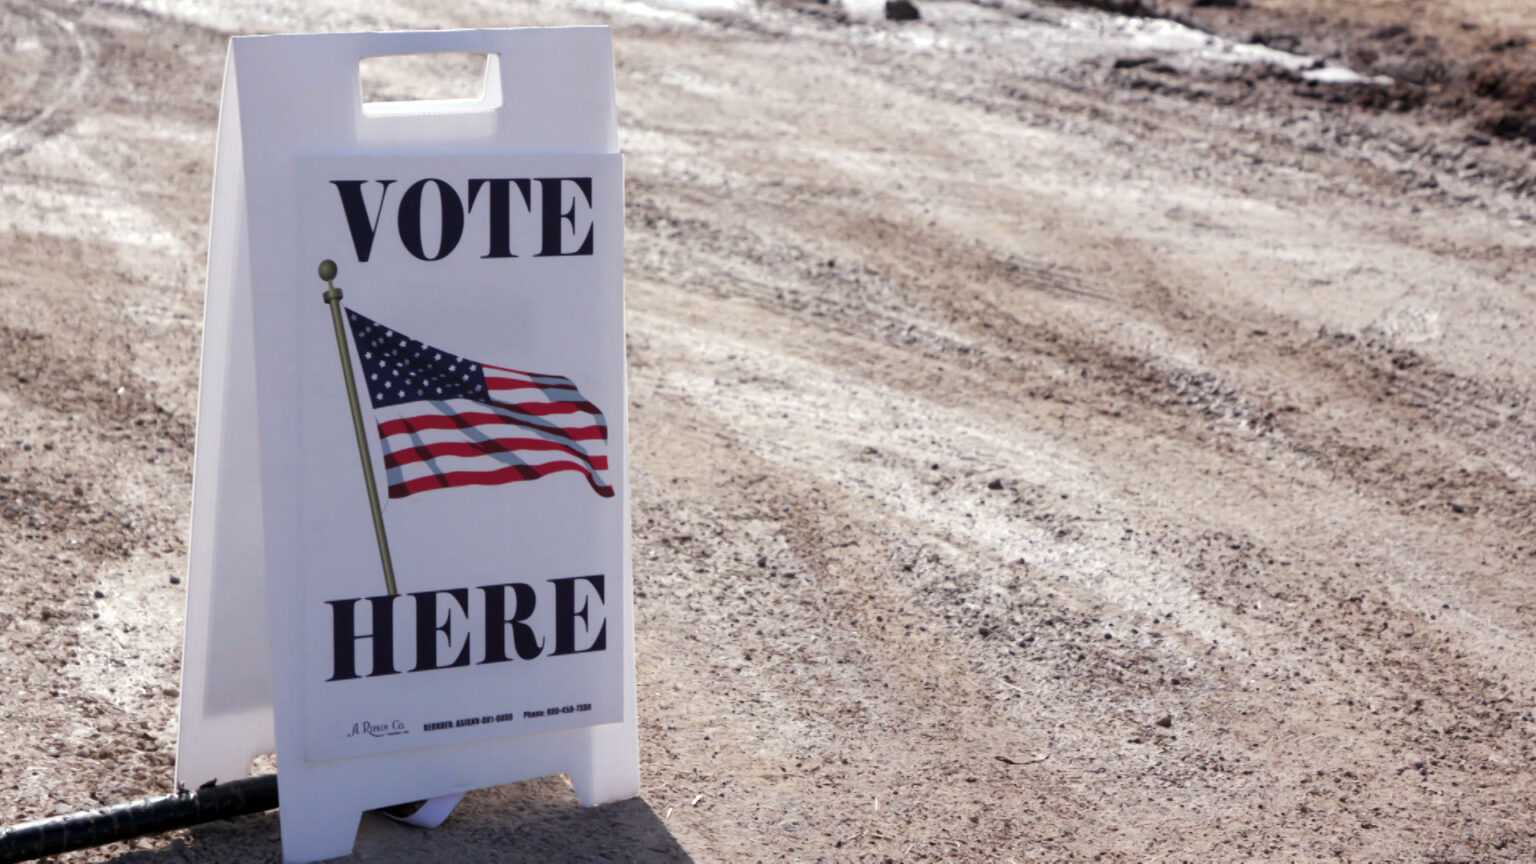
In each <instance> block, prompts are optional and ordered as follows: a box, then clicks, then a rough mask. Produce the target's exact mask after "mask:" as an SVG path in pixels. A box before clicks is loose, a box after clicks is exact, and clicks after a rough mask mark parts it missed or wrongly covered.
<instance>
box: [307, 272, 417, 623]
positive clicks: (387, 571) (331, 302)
mask: <svg viewBox="0 0 1536 864" xmlns="http://www.w3.org/2000/svg"><path fill="white" fill-rule="evenodd" d="M319 273H320V279H321V281H323V282H325V284H326V290H325V293H323V294H321V295H320V297H321V299H323V300H324V301H325V303H326V305H327V306H330V307H331V324H332V325H334V326H335V328H336V350H337V351H338V352H340V354H341V374H342V378H343V379H345V381H346V383H347V404H348V405H349V406H351V408H352V431H353V432H355V433H357V453H358V455H359V456H361V457H362V460H363V483H364V485H366V486H367V487H368V508H369V509H370V510H372V511H373V533H374V536H375V537H377V538H378V541H379V562H380V563H381V564H383V565H384V587H385V589H386V590H387V591H388V592H389V594H390V596H394V595H396V594H399V593H400V592H399V591H397V590H395V565H394V562H393V561H391V560H390V557H389V537H388V535H387V534H385V532H384V511H383V510H382V509H381V508H380V507H379V488H378V483H376V482H375V481H374V478H373V457H372V456H370V455H369V454H368V433H367V431H366V430H365V429H364V427H363V409H362V408H361V407H360V406H359V405H358V404H357V381H356V380H354V378H353V376H352V352H351V351H350V350H349V349H348V348H347V328H346V324H345V323H343V322H342V320H341V289H340V288H337V287H336V285H335V283H334V281H333V280H335V278H336V262H335V261H332V260H331V259H329V258H327V259H325V260H324V261H321V262H320V270H319Z"/></svg>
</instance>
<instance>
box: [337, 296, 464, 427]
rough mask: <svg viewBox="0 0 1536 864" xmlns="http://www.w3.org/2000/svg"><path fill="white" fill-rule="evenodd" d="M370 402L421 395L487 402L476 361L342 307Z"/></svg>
mask: <svg viewBox="0 0 1536 864" xmlns="http://www.w3.org/2000/svg"><path fill="white" fill-rule="evenodd" d="M347 318H348V320H350V321H351V322H352V338H353V340H354V341H355V342H356V344H357V353H358V355H359V357H360V359H361V360H362V363H363V380H364V381H365V382H367V384H368V397H369V398H370V399H372V400H373V407H374V408H388V407H389V406H391V405H399V404H401V403H403V402H419V401H421V400H423V399H433V400H436V399H473V400H475V401H476V402H490V401H491V398H490V395H489V394H488V393H487V392H486V389H485V372H484V371H483V370H482V369H481V368H480V364H479V363H475V362H473V361H471V360H466V359H464V358H463V357H460V356H458V355H456V354H449V353H448V352H447V351H443V350H441V349H438V348H433V347H432V346H431V345H428V344H427V343H425V342H421V341H418V340H416V339H412V338H411V337H409V336H406V335H405V334H403V333H399V332H397V331H394V330H391V329H389V328H388V327H385V326H384V325H383V324H380V323H379V322H377V321H374V320H373V319H372V318H369V317H367V316H366V315H359V314H357V313H356V312H353V311H352V310H351V309H348V310H347Z"/></svg>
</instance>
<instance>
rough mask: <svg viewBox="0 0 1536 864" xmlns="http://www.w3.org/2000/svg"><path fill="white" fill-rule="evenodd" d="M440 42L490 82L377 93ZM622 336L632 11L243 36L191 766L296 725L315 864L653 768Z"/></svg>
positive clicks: (216, 292)
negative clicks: (365, 63)
mask: <svg viewBox="0 0 1536 864" xmlns="http://www.w3.org/2000/svg"><path fill="white" fill-rule="evenodd" d="M444 51H458V52H476V53H484V54H485V55H486V57H487V72H486V80H485V87H484V93H483V94H482V95H481V97H480V98H478V99H464V100H446V101H433V102H405V103H383V104H373V103H364V102H363V101H362V97H361V89H360V87H359V77H358V69H359V63H360V62H361V61H362V60H364V59H365V58H368V57H375V56H383V55H399V54H417V53H428V52H444ZM623 338H624V337H623V167H622V157H621V156H620V155H619V153H618V148H617V134H616V128H615V113H614V90H613V54H612V44H611V40H610V36H609V33H608V30H607V29H606V28H601V27H575V28H552V29H512V30H463V31H441V32H409V33H354V34H332V35H295V36H264V37H241V38H236V39H234V40H232V42H231V46H230V52H229V58H228V63H227V66H226V71H225V82H224V94H223V101H222V107H221V111H220V121H219V139H218V153H217V162H216V168H215V181H214V205H213V217H212V232H211V237H210V249H209V275H208V295H207V307H206V332H205V335H204V348H203V368H202V391H201V399H200V404H199V409H198V432H197V452H196V457H195V466H194V468H195V474H194V495H193V508H192V510H193V512H192V542H191V552H190V563H189V578H188V600H187V631H186V643H185V651H184V656H183V668H182V676H183V677H182V681H183V686H182V690H181V700H182V704H181V730H180V740H179V742H178V749H177V765H176V776H177V781H178V783H180V784H182V785H184V786H187V787H189V788H190V787H195V786H199V785H202V784H204V783H206V782H209V781H214V780H219V779H222V780H231V779H235V778H238V777H243V776H245V775H246V774H247V773H248V769H249V765H250V761H251V759H252V758H253V757H254V756H256V755H260V754H262V753H269V752H273V751H274V750H275V751H276V753H277V756H278V764H279V773H278V788H279V799H280V809H281V822H282V838H283V854H284V857H285V859H286V860H290V861H316V860H322V859H326V858H331V857H335V856H338V855H344V854H347V853H348V852H350V851H351V848H352V844H353V841H354V839H355V835H356V830H357V827H358V819H359V816H360V814H361V813H362V812H363V811H364V810H368V809H373V808H378V807H386V806H390V805H395V804H400V803H402V802H410V801H415V800H420V799H427V798H435V797H439V796H452V795H455V794H461V793H463V792H464V791H466V790H469V789H475V788H480V787H485V786H491V785H496V784H501V783H507V782H512V781H517V780H524V779H528V778H532V777H538V776H543V775H548V774H555V773H560V772H565V773H567V774H568V775H569V777H570V779H571V782H572V784H573V785H574V786H575V789H576V794H577V796H578V798H579V800H580V801H581V802H582V803H584V804H595V803H602V802H606V801H613V800H618V799H621V798H626V797H629V796H631V795H634V794H635V793H636V792H637V791H638V787H639V777H638V750H637V744H636V725H635V682H634V647H633V644H634V643H633V637H632V631H633V625H632V620H633V619H632V614H631V611H632V610H631V592H630V546H629V533H630V532H629V523H630V514H629V493H628V483H627V480H628V475H627V472H628V465H627V462H626V456H627V439H626V426H627V424H626V393H625V380H624V342H623Z"/></svg>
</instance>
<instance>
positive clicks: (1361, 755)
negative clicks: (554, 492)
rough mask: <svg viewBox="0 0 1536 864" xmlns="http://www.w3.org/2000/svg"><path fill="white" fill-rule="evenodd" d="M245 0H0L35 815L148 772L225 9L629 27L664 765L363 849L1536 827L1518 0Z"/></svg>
mask: <svg viewBox="0 0 1536 864" xmlns="http://www.w3.org/2000/svg"><path fill="white" fill-rule="evenodd" d="M222 5H223V4H218V3H214V2H201V3H198V2H189V3H175V2H169V0H165V2H150V0H146V2H144V3H141V4H114V3H106V2H85V3H71V2H63V0H41V2H25V0H13V2H5V3H4V4H3V5H0V8H3V11H0V76H3V77H0V81H3V82H4V83H3V86H0V203H3V206H0V260H3V261H4V262H5V264H4V266H3V267H0V579H3V580H4V592H3V594H0V683H3V685H4V690H5V692H6V693H7V694H8V696H7V698H6V701H5V703H4V709H3V717H4V720H5V725H6V734H5V735H3V736H0V819H3V820H4V822H5V823H6V824H9V823H12V822H15V821H19V820H24V819H32V818H38V817H43V816H48V815H52V814H55V813H66V812H72V811H75V810H80V809H85V808H89V807H93V806H97V805H99V804H101V803H114V802H118V801H123V800H128V799H131V798H136V797H139V796H143V795H146V794H151V793H157V792H164V791H168V790H169V785H170V782H171V762H172V758H173V757H172V753H173V750H174V741H175V737H176V728H175V716H176V715H175V709H176V695H177V692H176V686H177V681H178V654H179V650H180V619H181V612H182V603H183V596H184V595H183V590H184V588H185V585H184V584H182V583H181V576H182V575H183V573H184V567H185V557H186V547H185V539H184V538H185V536H186V533H187V524H186V516H187V512H188V503H189V496H190V492H191V455H192V452H191V451H192V446H193V428H194V425H195V408H196V386H197V359H198V350H199V339H200V330H201V324H200V322H201V306H202V299H201V293H200V292H201V288H202V277H203V272H202V271H203V257H204V254H205V239H204V238H205V231H206V218H207V212H208V201H209V184H210V176H211V167H212V166H211V159H212V154H213V133H214V129H215V124H216V119H217V118H216V116H215V113H216V99H217V94H218V87H219V77H220V75H221V73H222V68H223V54H224V50H225V41H226V38H227V37H228V36H230V35H234V34H239V33H249V32H272V31H283V30H311V29H313V30H321V29H359V28H382V27H389V28H394V27H439V26H469V25H525V24H557V23H606V24H611V25H612V26H613V27H614V30H615V37H616V49H617V63H618V74H619V87H620V106H621V127H622V130H623V131H622V144H623V147H624V149H625V151H626V152H627V154H628V170H629V187H628V196H629V214H628V223H629V230H630V240H629V283H628V286H629V302H630V317H629V334H630V361H631V385H630V386H631V392H632V398H633V405H632V417H633V420H634V428H633V438H634V453H633V460H634V467H635V473H634V477H633V495H634V504H635V514H636V520H635V522H636V538H635V540H636V542H635V550H636V562H635V565H636V566H635V572H636V583H637V599H636V603H637V613H638V616H639V617H638V623H637V628H638V639H639V652H640V660H639V679H640V714H641V725H642V745H643V752H642V758H643V781H644V789H643V792H642V795H641V797H640V798H639V799H636V800H634V801H630V802H626V803H624V804H619V805H613V806H609V807H603V808H596V809H592V810H582V809H580V808H578V807H577V806H576V804H575V801H574V796H573V795H572V794H571V792H570V790H569V787H568V785H567V784H565V783H564V781H563V780H561V779H559V778H550V779H546V780H541V781H536V782H532V783H527V784H520V785H517V786H513V787H506V788H499V789H491V790H484V791H481V792H477V793H474V794H472V795H471V796H469V798H467V799H466V801H465V804H464V805H463V806H462V807H461V809H460V811H459V813H457V814H456V815H455V817H454V818H453V819H452V820H450V822H449V823H448V824H447V825H446V826H444V827H443V828H442V829H440V830H438V831H436V832H431V833H426V832H418V831H414V830H410V829H404V828H400V827H397V826H394V825H391V824H386V823H384V822H383V821H382V820H375V819H372V818H370V819H367V820H365V824H364V830H363V834H362V836H361V838H360V840H359V846H358V854H357V858H358V859H359V860H369V861H422V860H437V861H486V862H490V861H509V860H546V861H547V860H592V859H602V860H686V859H688V858H692V859H694V860H700V861H745V860H764V861H768V860H795V861H814V860H826V861H889V860H894V861H922V860H943V861H1019V862H1022V861H1031V860H1050V861H1070V860H1103V861H1185V860H1187V861H1202V862H1203V861H1227V860H1276V861H1312V860H1323V859H1329V860H1332V859H1339V860H1350V861H1420V862H1429V861H1479V862H1483V861H1529V860H1532V859H1533V858H1536V828H1533V826H1532V823H1531V819H1530V814H1531V813H1532V811H1533V808H1536V778H1533V774H1532V762H1531V757H1532V752H1531V747H1532V745H1531V741H1532V736H1533V732H1536V718H1533V713H1532V711H1533V699H1536V623H1533V622H1536V619H1533V616H1532V614H1531V612H1532V609H1533V608H1536V592H1533V589H1532V584H1531V581H1532V580H1531V572H1532V564H1533V556H1536V534H1533V532H1536V529H1533V528H1532V513H1533V508H1536V467H1533V466H1536V411H1533V407H1532V404H1531V399H1532V396H1533V394H1536V387H1533V385H1532V383H1531V382H1532V380H1533V378H1532V371H1533V370H1532V366H1533V362H1536V360H1533V358H1536V293H1533V290H1532V286H1533V284H1536V254H1533V253H1536V244H1533V238H1532V231H1533V221H1532V220H1533V219H1536V201H1533V192H1536V179H1533V178H1536V174H1533V172H1532V170H1531V156H1532V144H1531V143H1530V142H1528V141H1526V140H1525V137H1524V136H1523V133H1520V132H1519V128H1516V129H1515V130H1514V131H1513V132H1512V133H1511V134H1503V132H1510V130H1508V129H1504V130H1503V132H1501V131H1500V128H1501V127H1499V126H1498V124H1497V123H1496V122H1495V123H1493V124H1492V125H1489V118H1490V117H1494V118H1497V117H1501V116H1504V114H1507V113H1509V112H1518V111H1520V110H1523V109H1520V108H1519V105H1518V98H1517V97H1516V96H1511V95H1510V94H1509V93H1502V92H1492V91H1488V92H1483V91H1481V90H1479V87H1478V84H1477V82H1478V80H1479V79H1477V77H1476V75H1477V74H1479V73H1478V70H1485V69H1486V68H1488V64H1490V63H1493V64H1497V63H1502V62H1504V61H1503V60H1501V59H1500V58H1501V56H1503V55H1506V54H1508V53H1509V52H1511V51H1525V50H1526V49H1525V48H1524V47H1518V46H1517V47H1507V48H1497V49H1496V46H1498V45H1499V44H1501V43H1506V42H1511V40H1513V43H1511V44H1514V43H1518V42H1519V40H1520V39H1522V38H1529V37H1536V32H1533V31H1536V20H1533V19H1532V17H1531V16H1529V15H1527V14H1525V12H1526V9H1527V7H1526V4H1524V3H1521V2H1514V0H1455V2H1454V3H1402V4H1398V3H1392V4H1389V3H1376V4H1360V3H1346V2H1343V0H1252V2H1251V3H1248V4H1244V5H1241V6H1238V7H1235V8H1222V7H1219V6H1216V7H1213V6H1208V5H1203V4H1202V5H1198V6H1196V5H1194V4H1191V3H1188V2H1185V3H1183V5H1182V6H1180V7H1178V8H1175V4H1173V3H1168V4H1157V3H1149V4H1143V5H1145V6H1147V7H1148V9H1147V10H1146V11H1154V12H1158V13H1160V14H1169V15H1176V16H1178V17H1180V18H1182V19H1184V20H1187V21H1189V22H1190V23H1194V24H1200V25H1202V26H1206V27H1209V28H1211V29H1212V30H1213V31H1214V32H1217V33H1221V34H1226V35H1228V36H1233V37H1237V38H1238V39H1239V40H1240V41H1246V40H1248V39H1250V38H1251V37H1252V36H1253V35H1255V34H1256V33H1260V32H1261V31H1262V32H1265V33H1269V34H1270V36H1268V37H1266V38H1265V39H1263V40H1261V41H1265V42H1268V43H1269V48H1271V49H1272V48H1277V47H1280V48H1287V49H1295V50H1299V51H1303V52H1308V51H1312V52H1315V53H1316V55H1317V56H1318V57H1319V58H1323V59H1325V60H1326V61H1327V62H1328V63H1330V64H1333V65H1337V66H1347V67H1351V68H1354V69H1355V70H1357V71H1360V72H1364V73H1366V74H1368V75H1378V74H1386V75H1392V76H1393V78H1394V80H1393V81H1392V82H1390V83H1381V84H1344V85H1339V84H1328V83H1322V82H1319V81H1315V80H1310V79H1309V78H1308V77H1307V75H1306V74H1305V73H1306V72H1307V71H1308V70H1307V67H1308V66H1309V65H1310V63H1309V62H1308V61H1305V60H1304V59H1300V58H1298V60H1297V62H1296V63H1292V62H1291V61H1290V60H1287V59H1286V58H1284V57H1280V58H1278V60H1277V58H1276V56H1275V55H1271V54H1265V53H1262V52H1257V53H1256V51H1255V48H1256V46H1252V45H1240V44H1237V43H1235V42H1232V43H1229V42H1225V41H1222V40H1220V39H1219V38H1217V37H1215V36H1212V37H1209V38H1208V37H1206V36H1203V35H1201V34H1198V33H1192V32H1191V31H1188V30H1185V29H1183V28H1181V27H1179V26H1178V25H1176V24H1174V23H1172V22H1171V21H1169V20H1166V19H1146V18H1125V17H1118V16H1114V15H1110V14H1106V13H1104V12H1102V11H1099V10H1095V9H1087V8H1082V7H1080V6H1076V5H1070V4H1066V5H1064V4H1053V3H1047V2H1040V3H1034V2H1029V0H984V2H976V3H959V2H952V3H937V2H921V0H919V5H920V8H921V10H922V13H923V18H922V20H921V21H918V22H911V23H902V24H897V23H894V22H887V21H885V20H883V18H882V17H881V16H880V14H879V5H878V4H877V3H867V2H862V0H861V2H850V3H849V4H848V5H846V6H838V5H822V4H819V3H814V2H801V0H780V2H775V3H769V4H765V5H750V4H745V3H742V4H739V5H738V4H733V3H729V2H720V3H710V2H708V0H704V2H688V3H681V2H678V3H677V4H675V5H665V4H662V5H646V4H640V3H632V2H622V0H611V2H610V0H585V2H583V3H582V4H580V5H577V6H571V7H566V8H561V9H551V8H548V7H542V6H533V5H525V4H521V3H514V4H510V5H509V4H505V3H500V2H497V3H491V2H488V0H485V2H465V3H451V4H450V3H442V4H437V6H438V8H433V9H423V8H421V7H422V5H424V4H406V3H392V2H368V3H363V2H360V0H358V2H353V3H343V4H337V5H332V6H327V7H325V8H323V9H319V10H311V9H309V7H308V6H307V5H303V4H297V3H288V2H281V0H266V2H264V3H262V4H259V5H258V4H252V5H249V6H242V7H237V8H234V9H226V8H221V7H222ZM1098 5H1103V4H1098ZM1151 7H1156V8H1151ZM1346 19H1347V20H1346ZM1400 21H1401V22H1402V23H1398V22H1400ZM1464 23H1466V24H1471V25H1473V26H1472V27H1465V26H1463V25H1464ZM1393 26H1403V27H1408V28H1410V29H1409V30H1405V31H1404V32H1402V33H1395V34H1392V33H1388V35H1381V34H1383V33H1387V32H1388V28H1390V27H1393ZM1522 28H1523V29H1522ZM1276 34H1278V35H1290V36H1292V37H1293V38H1292V39H1288V40H1287V39H1276V38H1273V37H1274V36H1275V35H1276ZM1372 34H1376V35H1374V36H1373V35H1372ZM1495 34H1497V38H1494V37H1495ZM1408 37H1412V41H1411V42H1410V41H1408ZM1430 38H1433V39H1434V40H1435V42H1434V47H1433V50H1432V51H1430V52H1428V53H1425V54H1423V55H1415V54H1414V53H1413V52H1414V51H1415V50H1416V49H1417V48H1418V47H1423V45H1424V43H1425V41H1426V40H1428V39H1430ZM1282 43H1283V44H1282ZM1362 51H1371V52H1374V57H1369V58H1368V57H1367V55H1365V54H1362V53H1361V52H1362ZM1520 56H1525V55H1523V54H1522V55H1520ZM1426 58H1428V60H1432V61H1433V62H1436V63H1442V64H1443V65H1444V71H1443V74H1442V73H1436V74H1435V75H1432V76H1430V77H1428V78H1425V79H1424V80H1422V81H1415V80H1412V79H1413V75H1412V73H1411V67H1412V66H1413V63H1414V62H1418V61H1421V60H1424V61H1426V62H1428V60H1426ZM1282 61H1283V62H1282ZM1288 64H1289V65H1288ZM1298 64H1299V65H1298ZM1405 70H1408V71H1405ZM1469 76H1470V77H1469ZM395 83H396V84H398V85H399V86H401V87H403V88H406V89H409V87H410V85H411V84H412V83H413V82H411V81H401V82H395ZM1484 90H1486V88H1484ZM1520 128H1523V127H1520ZM277 829H278V821H277V816H276V815H275V814H268V815H265V816H261V817H252V818H248V819H244V820H239V821H236V822H232V823H228V824H221V825H216V826H209V827H206V828H202V829H198V830H196V831H192V832H181V833H179V834H176V835H172V836H167V837H158V838H148V839H144V840H141V841H136V842H134V843H131V844H122V845H119V846H116V847H111V848H108V849H104V850H99V851H98V852H96V853H90V854H80V855H75V856H70V857H69V858H68V860H71V861H85V860H102V859H113V858H116V857H118V856H122V858H121V860H132V861H140V862H169V861H184V860H185V861H203V862H214V861H232V860H238V861H245V860H250V861H266V860H276V859H277V857H278V854H279V851H278V844H277Z"/></svg>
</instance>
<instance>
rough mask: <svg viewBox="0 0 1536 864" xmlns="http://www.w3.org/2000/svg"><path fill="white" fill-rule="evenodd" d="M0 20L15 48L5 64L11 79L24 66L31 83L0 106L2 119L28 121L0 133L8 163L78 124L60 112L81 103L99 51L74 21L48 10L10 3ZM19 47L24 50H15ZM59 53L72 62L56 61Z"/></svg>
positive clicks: (0, 146)
mask: <svg viewBox="0 0 1536 864" xmlns="http://www.w3.org/2000/svg"><path fill="white" fill-rule="evenodd" d="M0 16H3V20H4V22H5V30H6V33H7V37H8V41H9V42H10V46H9V47H10V48H11V50H10V51H9V52H8V53H9V57H8V59H7V61H6V63H5V65H7V66H11V67H12V68H10V69H7V70H6V72H7V75H8V76H9V75H13V74H15V73H16V71H17V70H16V69H15V67H16V66H20V67H22V68H23V69H24V70H25V72H26V73H27V74H28V79H29V81H28V86H26V87H25V88H23V89H21V90H20V92H15V91H13V92H11V93H8V94H7V95H6V97H5V99H6V102H7V103H9V104H7V105H5V106H0V118H5V119H9V118H12V117H16V118H18V119H19V118H25V119H22V120H20V122H19V123H18V125H15V126H13V127H12V128H10V129H0V160H4V159H14V158H15V157H17V156H20V155H22V154H24V153H26V152H27V151H28V150H30V149H32V148H33V147H35V146H36V145H37V143H38V142H39V141H42V140H44V139H47V138H51V137H53V136H55V135H58V134H60V133H61V132H64V131H66V130H68V129H69V128H70V127H71V126H73V125H74V122H75V120H74V118H73V117H72V116H70V115H68V114H67V113H66V114H65V115H64V116H58V115H59V111H60V109H65V108H67V107H68V106H69V105H70V104H71V103H74V102H77V101H79V99H80V97H81V95H82V94H83V93H84V92H85V85H86V83H87V82H88V81H89V80H90V78H91V75H92V73H93V71H94V69H95V52H94V50H93V49H92V46H91V43H90V42H88V41H87V40H85V39H84V38H82V37H81V35H80V33H79V32H78V29H77V28H76V26H75V23H74V22H73V21H70V20H68V19H66V18H64V17H62V16H60V15H59V14H58V13H56V12H54V11H53V10H51V9H48V8H46V7H43V6H39V5H36V4H31V3H21V4H18V3H7V4H6V6H5V9H4V10H3V11H0ZM33 43H36V45H37V47H36V48H33V47H32V45H33ZM19 46H26V47H25V49H24V50H17V48H18V47H19ZM61 54H68V55H70V59H69V60H68V61H66V62H64V63H59V62H57V61H56V60H55V58H56V57H57V56H59V55H61ZM39 55H41V56H39ZM60 66H63V67H64V68H62V69H61V68H59V67H60ZM12 106H14V107H12ZM13 122H15V121H13Z"/></svg>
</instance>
